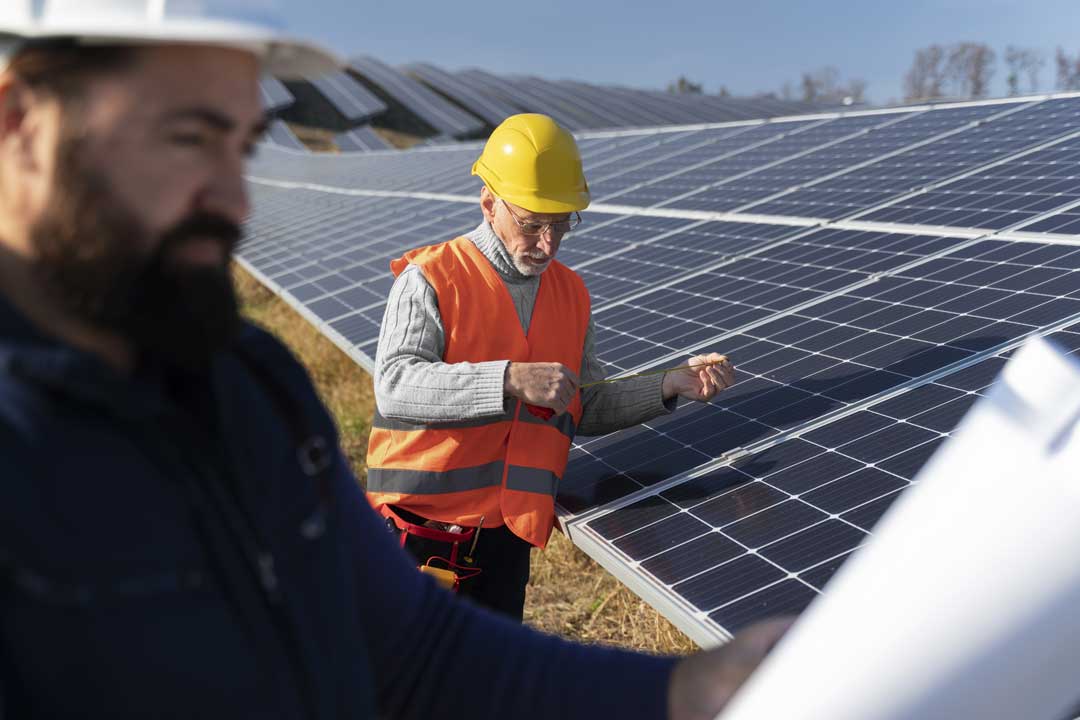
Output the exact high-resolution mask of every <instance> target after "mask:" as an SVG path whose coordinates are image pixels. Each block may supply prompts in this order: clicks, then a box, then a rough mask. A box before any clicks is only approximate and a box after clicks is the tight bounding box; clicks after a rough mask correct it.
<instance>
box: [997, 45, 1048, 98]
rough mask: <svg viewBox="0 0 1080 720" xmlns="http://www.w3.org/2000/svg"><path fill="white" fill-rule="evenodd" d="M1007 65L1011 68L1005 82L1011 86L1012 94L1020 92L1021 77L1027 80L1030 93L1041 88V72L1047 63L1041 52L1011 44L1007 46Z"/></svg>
mask: <svg viewBox="0 0 1080 720" xmlns="http://www.w3.org/2000/svg"><path fill="white" fill-rule="evenodd" d="M1005 65H1006V66H1007V67H1008V68H1009V74H1008V76H1006V78H1005V82H1006V83H1007V84H1008V86H1009V94H1010V95H1019V94H1020V80H1021V79H1026V80H1027V91H1028V92H1029V93H1033V92H1036V91H1037V90H1038V89H1039V72H1040V71H1041V70H1042V69H1043V67H1044V66H1045V65H1046V59H1045V58H1044V57H1043V56H1042V54H1041V53H1039V52H1038V51H1036V50H1027V49H1025V48H1018V47H1016V46H1015V45H1010V46H1008V47H1007V48H1005Z"/></svg>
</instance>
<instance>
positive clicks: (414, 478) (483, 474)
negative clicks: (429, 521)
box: [368, 460, 559, 497]
mask: <svg viewBox="0 0 1080 720" xmlns="http://www.w3.org/2000/svg"><path fill="white" fill-rule="evenodd" d="M505 467H506V464H505V463H504V462H503V461H501V460H500V461H498V462H493V463H488V464H487V465H478V466H476V467H466V468H455V469H454V470H442V471H439V472H436V471H433V470H402V469H392V468H373V469H370V470H368V492H373V493H401V494H409V495H440V494H443V493H455V492H467V491H469V490H479V489H481V488H488V487H499V486H500V485H502V480H503V469H504V468H505ZM558 482H559V478H558V477H556V475H555V473H553V472H551V471H550V470H542V469H540V468H530V467H520V466H517V465H511V466H510V467H509V469H508V470H507V473H506V487H507V488H509V489H510V490H520V491H521V492H529V493H536V494H538V495H547V496H550V497H555V490H556V487H557V486H558Z"/></svg>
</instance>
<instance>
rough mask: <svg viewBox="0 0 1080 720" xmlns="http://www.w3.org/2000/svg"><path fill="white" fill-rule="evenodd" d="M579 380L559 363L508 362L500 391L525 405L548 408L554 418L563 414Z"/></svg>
mask: <svg viewBox="0 0 1080 720" xmlns="http://www.w3.org/2000/svg"><path fill="white" fill-rule="evenodd" d="M579 384H580V381H579V380H578V376H577V375H575V374H574V373H573V372H571V371H570V369H569V368H567V367H566V366H565V365H562V364H561V363H517V362H512V363H510V366H509V367H508V368H507V370H506V380H504V381H503V390H504V391H505V392H506V394H507V395H510V396H511V397H516V398H518V399H520V400H523V401H525V402H526V403H528V404H529V405H536V406H537V407H546V408H551V409H552V410H554V411H555V414H556V415H561V414H562V413H564V412H566V408H568V407H569V406H570V402H571V401H572V400H573V399H574V393H576V392H577V389H578V385H579Z"/></svg>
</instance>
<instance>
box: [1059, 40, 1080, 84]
mask: <svg viewBox="0 0 1080 720" xmlns="http://www.w3.org/2000/svg"><path fill="white" fill-rule="evenodd" d="M1054 64H1055V65H1057V86H1058V89H1059V90H1080V56H1078V57H1069V55H1068V54H1067V53H1066V52H1065V51H1064V50H1062V49H1061V48H1060V47H1059V48H1058V49H1057V54H1056V55H1055V56H1054Z"/></svg>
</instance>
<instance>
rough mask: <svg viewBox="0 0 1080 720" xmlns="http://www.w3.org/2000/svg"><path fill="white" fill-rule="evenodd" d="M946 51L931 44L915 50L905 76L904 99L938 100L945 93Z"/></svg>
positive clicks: (913, 100) (910, 100) (911, 100)
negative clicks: (913, 57)
mask: <svg viewBox="0 0 1080 720" xmlns="http://www.w3.org/2000/svg"><path fill="white" fill-rule="evenodd" d="M945 57H946V51H945V48H943V47H942V46H940V45H931V46H930V47H925V48H922V49H921V50H916V51H915V59H914V61H912V63H911V69H910V70H908V72H907V75H906V76H904V99H905V100H906V101H908V102H917V101H922V100H936V99H938V98H940V97H944V93H945Z"/></svg>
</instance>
